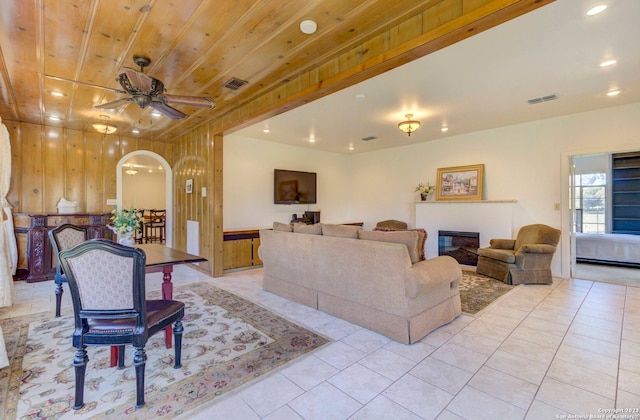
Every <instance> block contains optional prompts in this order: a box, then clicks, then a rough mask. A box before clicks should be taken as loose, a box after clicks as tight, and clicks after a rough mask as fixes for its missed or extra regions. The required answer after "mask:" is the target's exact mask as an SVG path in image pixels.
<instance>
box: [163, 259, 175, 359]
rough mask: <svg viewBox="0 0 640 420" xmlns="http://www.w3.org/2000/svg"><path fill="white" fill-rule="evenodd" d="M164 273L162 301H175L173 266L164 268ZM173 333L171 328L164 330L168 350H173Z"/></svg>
mask: <svg viewBox="0 0 640 420" xmlns="http://www.w3.org/2000/svg"><path fill="white" fill-rule="evenodd" d="M162 272H163V273H164V275H163V276H162V280H163V281H162V299H167V300H171V299H173V283H171V273H172V272H173V266H172V265H166V266H164V267H162ZM172 335H173V331H172V330H171V327H170V326H169V327H167V328H165V330H164V345H165V347H166V348H168V349H170V348H171V341H173V340H172Z"/></svg>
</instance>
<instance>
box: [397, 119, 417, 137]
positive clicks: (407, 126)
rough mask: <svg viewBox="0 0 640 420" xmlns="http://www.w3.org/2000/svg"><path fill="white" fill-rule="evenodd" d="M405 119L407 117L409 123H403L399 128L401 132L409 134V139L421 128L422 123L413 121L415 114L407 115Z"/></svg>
mask: <svg viewBox="0 0 640 420" xmlns="http://www.w3.org/2000/svg"><path fill="white" fill-rule="evenodd" d="M405 117H407V121H402V122H401V123H400V124H398V128H399V129H400V131H402V132H403V133H407V134H408V135H409V137H411V133H413V132H414V131H416V130H417V129H418V128H420V121H416V120H412V119H411V118H413V114H407V115H405Z"/></svg>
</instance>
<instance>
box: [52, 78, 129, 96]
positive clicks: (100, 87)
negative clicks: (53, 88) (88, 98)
mask: <svg viewBox="0 0 640 420" xmlns="http://www.w3.org/2000/svg"><path fill="white" fill-rule="evenodd" d="M44 77H46V78H47V79H52V80H60V81H63V82H69V83H77V84H79V85H85V86H91V87H94V88H98V89H104V90H110V91H111V92H115V93H121V94H124V95H126V94H127V92H125V91H124V90H120V89H114V88H110V87H106V86H101V85H96V84H94V83H88V82H81V81H79V80H73V79H67V78H65V77H58V76H52V75H50V74H45V75H44Z"/></svg>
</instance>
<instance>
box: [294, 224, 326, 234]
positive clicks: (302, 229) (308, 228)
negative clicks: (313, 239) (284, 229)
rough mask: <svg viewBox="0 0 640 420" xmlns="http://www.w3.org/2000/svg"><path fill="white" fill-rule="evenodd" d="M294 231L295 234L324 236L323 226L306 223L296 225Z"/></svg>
mask: <svg viewBox="0 0 640 420" xmlns="http://www.w3.org/2000/svg"><path fill="white" fill-rule="evenodd" d="M293 231H294V232H295V233H306V234H309V235H322V224H320V223H316V224H315V225H307V224H305V223H294V224H293Z"/></svg>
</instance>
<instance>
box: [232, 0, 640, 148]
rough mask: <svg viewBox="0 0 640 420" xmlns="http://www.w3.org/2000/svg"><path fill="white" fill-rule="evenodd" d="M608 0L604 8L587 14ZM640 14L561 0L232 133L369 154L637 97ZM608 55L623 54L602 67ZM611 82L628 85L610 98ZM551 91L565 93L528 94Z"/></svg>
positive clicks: (635, 5)
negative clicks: (408, 119) (414, 125)
mask: <svg viewBox="0 0 640 420" xmlns="http://www.w3.org/2000/svg"><path fill="white" fill-rule="evenodd" d="M603 3H606V4H607V5H608V8H607V9H606V10H605V11H604V12H603V13H601V14H599V15H597V16H591V17H589V16H586V11H587V10H588V9H590V8H591V7H593V6H594V5H596V4H603ZM639 21H640V1H638V0H601V1H599V2H596V1H595V0H558V1H556V2H554V3H551V4H549V5H547V6H544V7H542V8H540V9H537V10H535V11H533V12H530V13H528V14H526V15H524V16H520V17H519V18H516V19H514V20H512V21H510V22H507V23H504V24H502V25H500V26H498V27H496V28H493V29H490V30H488V31H485V32H483V33H481V34H478V35H475V36H473V37H471V38H469V39H467V40H464V41H462V42H459V43H457V44H455V45H453V46H450V47H448V48H445V49H443V50H440V51H438V52H435V53H433V54H430V55H428V56H426V57H423V58H420V59H418V60H415V61H413V62H411V63H408V64H406V65H404V66H402V67H399V68H396V69H394V70H391V71H389V72H387V73H385V74H383V75H380V76H377V77H375V78H373V79H370V80H367V81H365V82H362V83H360V84H358V85H355V86H351V87H349V88H346V89H344V90H342V91H340V92H338V93H335V94H332V95H330V96H327V97H324V98H322V99H319V100H316V101H314V102H311V103H309V104H307V105H304V106H302V107H299V108H297V109H294V110H292V111H289V112H287V113H285V114H281V115H279V116H276V117H273V118H270V119H269V120H267V121H264V122H263V123H260V124H256V125H254V126H251V127H248V128H245V129H242V130H239V131H237V132H235V133H233V134H236V135H242V136H247V137H252V138H258V139H264V140H269V141H274V142H279V143H285V144H291V145H296V146H303V147H311V148H313V149H317V150H324V151H330V152H337V153H361V152H368V151H373V150H379V149H384V148H389V147H397V146H404V145H408V144H412V143H417V142H425V141H430V140H436V139H440V138H443V137H450V136H455V135H459V134H463V133H469V132H474V131H478V130H483V129H489V128H495V127H502V126H506V125H511V124H518V123H523V122H527V121H534V120H538V119H542V118H549V117H554V116H559V115H566V114H572V113H577V112H585V111H590V110H595V109H600V108H605V107H611V106H619V105H623V104H628V103H633V102H639V101H640V72H639V71H638V69H640V48H639V47H638V41H639V40H640V24H639V23H638V22H639ZM607 59H616V60H617V63H616V64H615V65H613V66H610V67H604V68H603V67H600V65H599V64H600V63H601V62H602V61H604V60H607ZM612 89H620V90H621V93H620V94H619V95H618V96H616V97H608V96H607V95H606V93H607V91H609V90H612ZM357 94H364V95H365V98H364V99H362V100H357V99H356V95H357ZM552 94H555V95H557V96H558V99H557V100H555V101H548V102H542V103H539V104H536V105H530V104H529V103H528V102H527V101H528V100H529V99H531V98H537V97H542V96H546V95H552ZM407 113H412V114H414V119H417V120H419V121H421V122H422V127H421V128H420V129H419V130H418V131H417V132H415V133H414V134H412V135H411V137H408V136H407V135H406V134H404V133H402V132H400V131H399V130H398V128H397V124H398V123H399V122H400V121H402V120H404V119H405V117H404V115H405V114H407ZM443 125H447V126H448V127H449V131H448V132H447V133H442V132H441V131H440V129H441V126H443ZM265 126H268V128H269V130H270V132H269V133H264V132H263V129H264V127H265ZM310 136H314V137H315V140H316V141H315V143H309V137H310ZM367 136H376V137H377V139H375V140H372V141H368V142H365V141H362V140H361V139H362V138H363V137H367ZM350 145H353V147H354V150H352V151H350V150H349V146H350Z"/></svg>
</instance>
